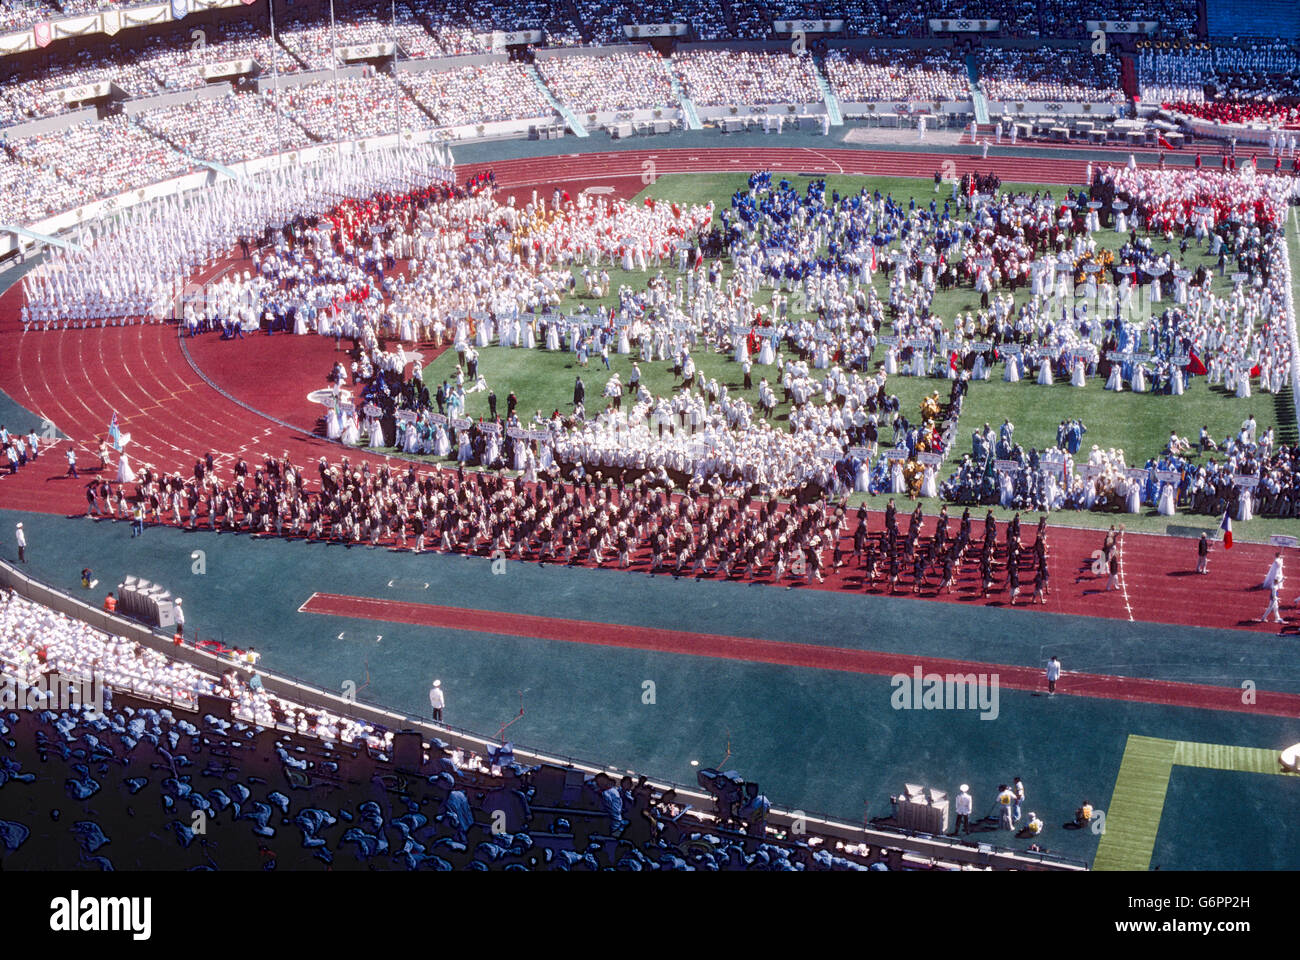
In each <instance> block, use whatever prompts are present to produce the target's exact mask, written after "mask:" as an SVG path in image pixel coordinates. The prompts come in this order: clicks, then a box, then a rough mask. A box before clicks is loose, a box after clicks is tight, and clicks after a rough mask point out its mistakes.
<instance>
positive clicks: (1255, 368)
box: [1250, 363, 1259, 377]
mask: <svg viewBox="0 0 1300 960" xmlns="http://www.w3.org/2000/svg"><path fill="white" fill-rule="evenodd" d="M1250 375H1251V376H1252V377H1258V376H1259V364H1258V363H1257V364H1255V365H1254V366H1253V367H1251V368H1250Z"/></svg>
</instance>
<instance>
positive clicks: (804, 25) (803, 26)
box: [772, 20, 844, 33]
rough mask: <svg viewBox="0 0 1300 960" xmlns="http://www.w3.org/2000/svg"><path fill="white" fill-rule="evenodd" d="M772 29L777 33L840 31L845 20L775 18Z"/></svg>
mask: <svg viewBox="0 0 1300 960" xmlns="http://www.w3.org/2000/svg"><path fill="white" fill-rule="evenodd" d="M772 29H773V30H775V31H776V32H777V33H839V32H840V31H841V30H843V29H844V21H843V20H775V21H773V22H772Z"/></svg>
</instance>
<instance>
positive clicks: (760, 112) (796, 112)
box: [695, 100, 826, 120]
mask: <svg viewBox="0 0 1300 960" xmlns="http://www.w3.org/2000/svg"><path fill="white" fill-rule="evenodd" d="M825 112H826V102H825V101H824V100H818V101H817V102H816V103H741V104H735V105H727V104H724V105H722V106H717V107H701V106H700V105H699V104H696V105H695V113H696V115H698V116H699V118H700V119H701V120H727V119H730V118H732V117H754V116H758V117H762V116H776V115H777V114H788V115H790V116H798V117H806V116H809V115H815V114H821V113H825Z"/></svg>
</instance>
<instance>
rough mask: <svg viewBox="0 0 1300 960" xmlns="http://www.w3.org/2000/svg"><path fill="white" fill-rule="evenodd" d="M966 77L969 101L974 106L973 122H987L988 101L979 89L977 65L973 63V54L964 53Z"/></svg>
mask: <svg viewBox="0 0 1300 960" xmlns="http://www.w3.org/2000/svg"><path fill="white" fill-rule="evenodd" d="M966 79H968V80H969V81H970V101H971V106H972V107H974V108H975V122H976V123H988V122H989V101H988V98H987V97H985V96H984V91H983V90H981V89H980V72H979V67H977V66H976V65H975V54H973V53H968V54H966Z"/></svg>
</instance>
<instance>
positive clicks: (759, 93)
mask: <svg viewBox="0 0 1300 960" xmlns="http://www.w3.org/2000/svg"><path fill="white" fill-rule="evenodd" d="M672 67H673V70H674V71H675V72H676V73H677V76H678V77H680V78H681V80H682V83H683V85H684V86H685V88H686V96H688V97H689V98H690V99H691V100H692V101H693V102H694V103H695V105H696V106H697V107H709V106H721V105H724V104H755V105H757V104H769V103H820V102H821V100H822V95H821V90H820V88H819V87H818V86H817V78H816V74H815V72H814V67H813V64H812V60H811V59H809V58H808V57H804V56H791V55H790V54H788V53H770V52H765V51H740V50H699V51H693V52H690V53H682V54H678V55H676V56H674V57H673V60H672Z"/></svg>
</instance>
